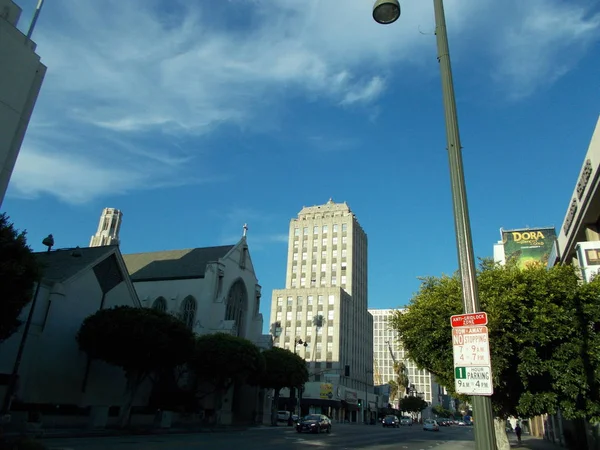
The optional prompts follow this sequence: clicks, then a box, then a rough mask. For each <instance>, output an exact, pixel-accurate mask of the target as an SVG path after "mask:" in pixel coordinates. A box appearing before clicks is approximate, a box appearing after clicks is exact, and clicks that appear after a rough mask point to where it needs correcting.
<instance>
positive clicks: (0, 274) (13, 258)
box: [0, 214, 42, 343]
mask: <svg viewBox="0 0 600 450" xmlns="http://www.w3.org/2000/svg"><path fill="white" fill-rule="evenodd" d="M26 237H27V233H26V232H25V231H21V232H19V231H18V230H16V229H15V227H14V225H13V224H12V223H10V222H9V218H8V216H7V215H6V214H0V286H2V295H0V343H2V342H3V341H5V340H6V339H8V338H9V337H10V336H12V335H13V334H14V333H15V332H16V331H17V329H18V328H19V326H20V325H21V321H20V320H19V316H20V314H21V311H22V310H23V308H24V307H25V305H27V304H28V303H29V302H30V301H31V299H32V298H33V287H34V284H35V282H36V281H38V280H39V279H40V276H41V274H42V270H41V267H40V264H39V262H38V261H37V259H36V257H35V255H34V254H33V252H32V250H31V248H30V247H29V246H28V245H27V239H26Z"/></svg>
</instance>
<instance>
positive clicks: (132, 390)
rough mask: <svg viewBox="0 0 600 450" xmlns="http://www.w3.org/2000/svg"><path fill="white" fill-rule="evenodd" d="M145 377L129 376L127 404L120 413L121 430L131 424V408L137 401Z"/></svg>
mask: <svg viewBox="0 0 600 450" xmlns="http://www.w3.org/2000/svg"><path fill="white" fill-rule="evenodd" d="M144 379H145V376H144V375H142V374H136V375H128V376H127V389H126V393H125V403H124V404H123V405H122V406H121V410H120V411H119V420H118V424H119V428H126V427H128V426H129V425H130V423H131V407H132V406H133V402H134V401H135V396H136V394H137V392H138V390H139V388H140V385H141V384H142V381H143V380H144Z"/></svg>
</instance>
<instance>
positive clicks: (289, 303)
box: [287, 297, 294, 306]
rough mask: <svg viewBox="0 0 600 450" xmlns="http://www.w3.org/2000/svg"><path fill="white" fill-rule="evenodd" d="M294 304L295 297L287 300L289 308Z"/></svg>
mask: <svg viewBox="0 0 600 450" xmlns="http://www.w3.org/2000/svg"><path fill="white" fill-rule="evenodd" d="M293 304H294V297H288V298H287V305H288V306H292V305H293Z"/></svg>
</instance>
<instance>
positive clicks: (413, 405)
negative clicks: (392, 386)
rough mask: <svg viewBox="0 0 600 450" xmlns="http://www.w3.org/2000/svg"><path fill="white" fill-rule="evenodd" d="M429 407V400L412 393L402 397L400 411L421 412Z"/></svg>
mask: <svg viewBox="0 0 600 450" xmlns="http://www.w3.org/2000/svg"><path fill="white" fill-rule="evenodd" d="M425 408H427V402H426V401H425V400H423V399H422V398H421V397H415V396H414V395H410V396H408V397H404V398H401V399H400V411H403V412H409V413H412V414H419V413H420V412H421V411H423V410H424V409H425Z"/></svg>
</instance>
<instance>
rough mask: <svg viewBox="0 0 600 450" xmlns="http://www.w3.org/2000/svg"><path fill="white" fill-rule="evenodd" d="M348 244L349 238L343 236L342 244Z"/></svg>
mask: <svg viewBox="0 0 600 450" xmlns="http://www.w3.org/2000/svg"><path fill="white" fill-rule="evenodd" d="M347 243H348V236H342V244H347Z"/></svg>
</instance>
